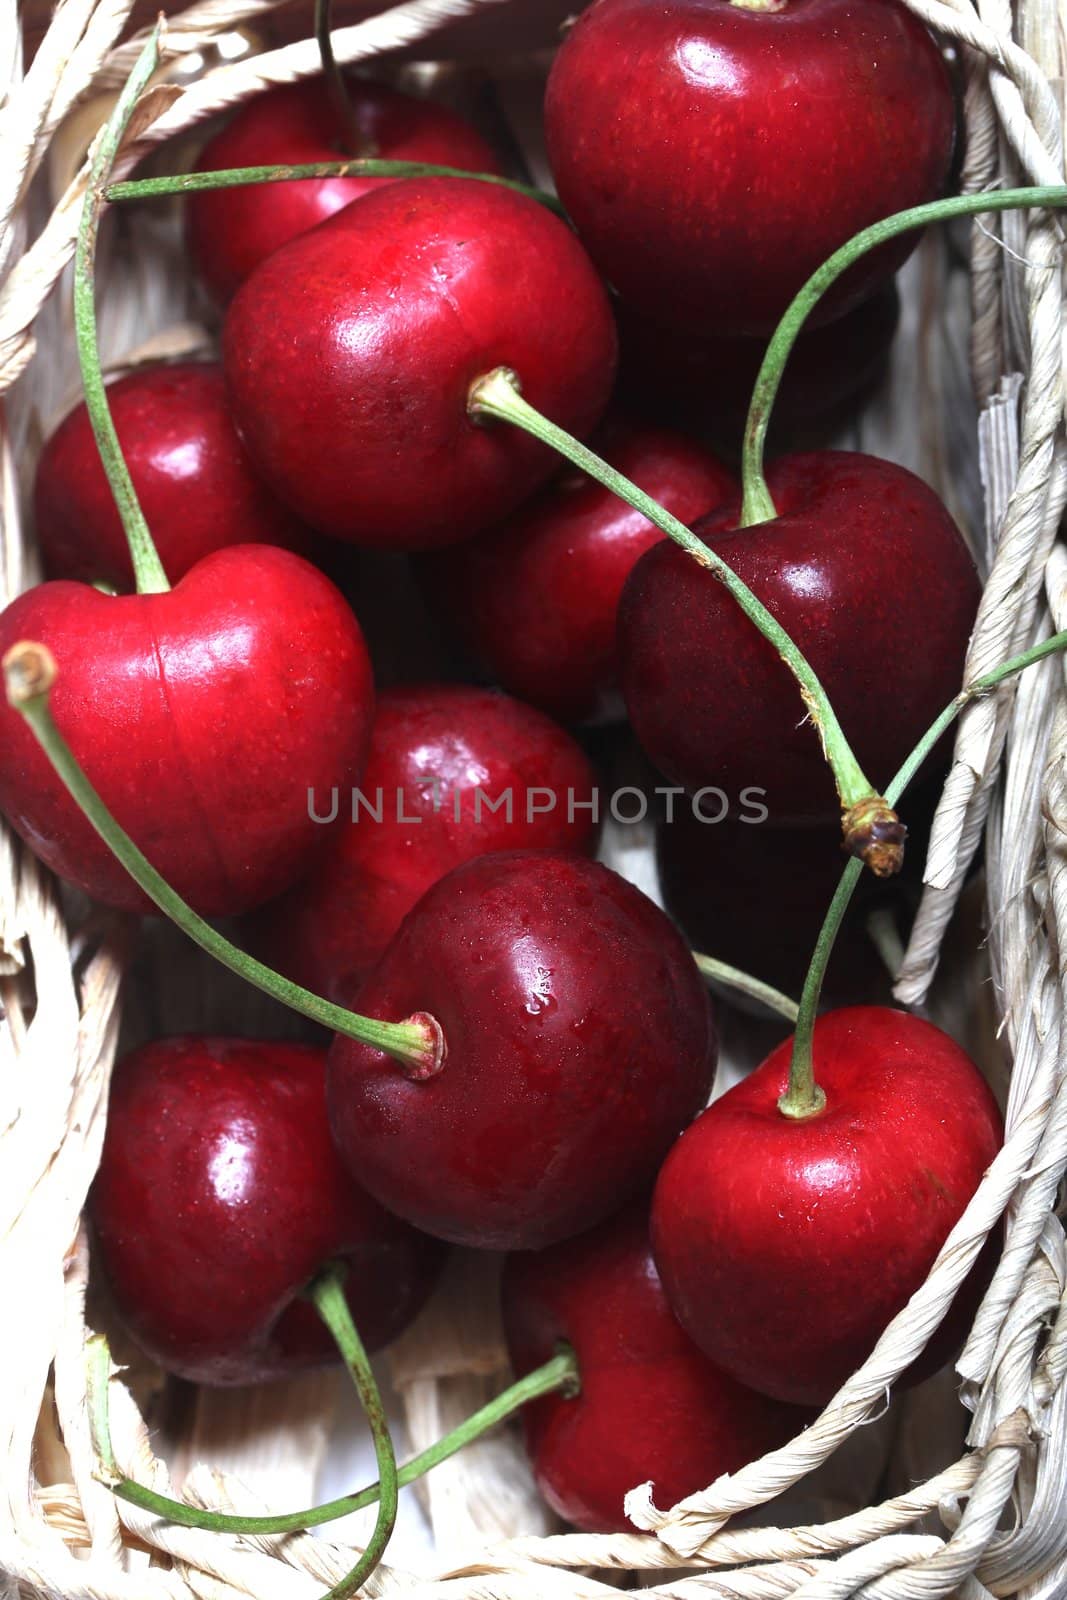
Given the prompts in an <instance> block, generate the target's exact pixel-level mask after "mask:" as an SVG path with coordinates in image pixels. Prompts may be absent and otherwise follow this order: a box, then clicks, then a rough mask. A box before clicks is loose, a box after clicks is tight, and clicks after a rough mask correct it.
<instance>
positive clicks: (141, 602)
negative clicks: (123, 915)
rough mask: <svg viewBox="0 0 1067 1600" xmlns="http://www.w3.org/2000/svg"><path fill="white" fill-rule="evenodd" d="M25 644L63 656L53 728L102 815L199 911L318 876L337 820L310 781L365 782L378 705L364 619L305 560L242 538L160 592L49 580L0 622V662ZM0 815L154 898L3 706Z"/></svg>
mask: <svg viewBox="0 0 1067 1600" xmlns="http://www.w3.org/2000/svg"><path fill="white" fill-rule="evenodd" d="M23 639H30V640H35V641H37V642H38V643H40V644H44V645H46V646H47V647H48V649H49V650H50V651H51V652H52V655H53V656H54V657H55V660H56V663H57V666H58V668H59V678H58V681H57V683H56V686H55V689H54V690H53V692H52V711H53V714H54V716H55V720H56V723H57V725H58V727H59V730H60V732H61V733H62V734H63V735H64V736H65V738H66V739H67V742H68V743H69V744H70V746H71V748H72V749H73V751H74V754H75V756H76V757H77V759H78V761H79V762H80V764H81V766H82V767H83V769H84V770H85V772H86V773H87V774H88V776H89V779H90V781H91V782H92V783H93V784H94V785H95V787H96V788H97V790H98V791H99V793H100V794H101V796H102V797H103V800H104V802H105V804H106V805H107V807H108V809H109V810H110V811H111V812H112V813H113V815H114V816H115V817H116V818H117V820H118V821H119V822H120V823H121V825H122V826H123V827H124V828H125V829H126V831H127V833H129V834H130V835H131V837H132V838H133V840H134V843H135V844H137V845H139V846H140V848H141V849H142V850H143V851H144V853H145V855H146V856H147V857H148V859H149V861H150V862H151V863H152V865H153V866H154V867H156V868H157V870H158V871H159V872H161V873H162V875H163V877H164V878H166V880H167V882H168V883H170V884H171V886H172V887H173V888H175V889H177V891H178V893H179V894H180V895H182V897H183V898H184V899H186V900H188V901H190V902H191V903H192V905H193V906H194V907H195V908H196V910H198V911H199V912H200V913H201V914H202V915H204V916H216V915H218V916H223V915H235V914H236V913H238V912H240V911H247V910H250V909H251V907H252V906H254V905H259V904H261V903H262V902H263V901H264V900H268V899H271V898H273V897H274V896H275V895H278V894H280V893H281V892H282V890H283V889H286V888H288V886H289V884H291V883H292V882H293V881H294V880H295V879H296V878H297V877H298V876H299V875H300V874H301V873H302V872H306V871H308V870H309V868H310V867H311V864H312V862H313V861H314V860H315V858H316V855H317V853H318V851H319V849H320V848H321V847H322V845H323V844H324V843H325V836H326V830H325V829H324V828H322V827H321V826H319V825H318V824H316V823H315V821H314V820H313V818H312V817H311V815H310V814H309V806H308V791H309V789H312V790H314V791H315V792H316V793H319V794H322V793H328V792H329V790H330V788H331V786H333V785H339V786H342V787H347V786H350V785H351V784H353V783H355V782H356V781H357V780H358V777H359V773H360V770H361V767H362V763H363V759H364V756H365V753H366V746H367V740H368V738H369V736H370V727H371V719H372V716H373V709H374V688H373V682H372V679H371V670H370V663H369V661H368V659H367V652H366V649H365V648H364V644H363V635H362V634H361V633H360V630H359V624H358V623H357V622H356V619H355V617H354V616H353V615H352V612H351V610H350V609H349V607H348V605H347V604H346V603H345V601H344V600H343V598H342V597H341V595H340V593H339V592H338V591H337V590H336V589H335V588H334V586H333V584H332V583H330V582H329V581H328V580H327V579H326V578H324V577H323V576H322V574H321V573H320V572H317V571H316V569H315V568H314V567H313V566H311V565H310V563H308V562H307V561H304V560H302V559H301V557H299V556H295V555H291V554H289V552H288V551H285V550H277V549H274V548H272V547H271V546H269V545H239V546H237V547H235V548H233V549H229V550H220V551H218V552H217V553H216V554H215V555H213V556H208V557H206V558H205V559H204V560H203V561H201V562H198V563H197V565H196V566H195V567H193V568H192V570H191V571H190V572H188V573H187V574H186V576H185V577H184V578H182V579H181V581H180V582H179V583H178V584H176V585H175V587H174V588H173V589H171V590H169V591H168V592H166V593H164V594H143V595H136V594H134V595H120V596H115V595H108V594H101V593H100V592H99V591H98V590H96V589H92V588H90V587H88V586H87V585H85V584H79V583H66V582H56V583H45V584H41V585H40V586H39V587H37V588H36V589H30V590H29V591H28V592H27V593H26V594H23V595H20V596H19V598H18V599H17V600H14V601H13V602H12V604H11V605H9V606H8V607H7V609H6V611H4V612H3V614H2V615H0V655H2V654H3V653H4V652H5V651H7V650H8V649H10V648H11V646H12V645H14V644H15V643H17V642H18V641H19V640H23ZM0 811H3V813H4V815H5V816H6V817H7V819H8V821H9V822H10V823H11V824H12V826H13V827H14V828H15V829H16V831H17V832H18V833H19V834H21V836H22V838H23V839H25V840H26V842H27V844H28V845H29V846H30V848H31V849H32V850H33V851H34V853H35V854H36V855H37V856H39V858H40V859H41V860H42V861H43V862H44V863H45V864H46V865H47V866H49V867H51V868H52V870H53V871H54V872H57V873H58V874H59V876H60V877H61V878H66V879H67V880H68V882H70V883H74V884H76V885H77V886H78V887H79V888H82V889H84V890H86V892H87V893H88V894H91V895H92V896H93V897H94V898H95V899H97V900H102V901H103V902H104V903H105V904H106V905H112V906H118V907H122V908H124V909H126V910H130V911H144V910H151V909H152V907H151V904H150V902H149V901H148V899H147V898H146V896H145V895H144V894H143V893H142V892H141V890H140V889H139V888H138V887H137V886H136V884H134V882H133V881H132V879H131V878H130V877H129V876H128V875H127V873H126V870H125V868H124V867H122V866H121V865H120V864H119V862H118V861H117V860H116V858H115V857H114V856H113V855H112V854H111V851H110V850H109V849H108V848H107V846H106V845H105V844H104V843H103V841H102V840H101V839H100V838H99V836H98V835H97V833H96V832H95V831H94V829H93V827H92V825H91V824H90V823H89V822H88V821H87V820H86V818H85V817H84V816H83V815H82V813H81V811H80V810H79V809H78V807H77V806H76V805H75V803H74V801H73V800H72V799H71V798H70V796H69V795H68V793H67V791H66V789H65V788H64V786H63V784H62V783H61V781H60V779H59V778H58V777H57V776H56V774H55V772H54V771H53V769H52V766H51V763H50V762H49V761H48V759H47V757H46V756H45V755H44V753H43V752H42V750H41V749H40V747H39V745H38V744H37V741H36V739H35V738H34V736H33V734H32V732H31V731H30V729H29V728H28V727H27V725H26V723H25V721H24V720H23V718H22V717H21V716H20V715H19V714H18V712H16V711H13V710H12V709H11V708H10V707H9V706H8V705H7V704H6V702H5V703H4V704H3V705H2V706H0Z"/></svg>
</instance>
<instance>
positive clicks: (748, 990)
mask: <svg viewBox="0 0 1067 1600" xmlns="http://www.w3.org/2000/svg"><path fill="white" fill-rule="evenodd" d="M693 960H694V961H695V962H696V964H697V966H698V967H699V969H700V972H701V975H702V976H703V977H705V978H707V979H708V980H709V982H711V983H721V984H722V985H723V987H724V988H726V989H736V990H737V992H738V994H746V995H748V997H749V999H750V1000H758V1001H759V1003H760V1005H762V1006H766V1008H767V1010H768V1011H774V1012H776V1013H777V1015H778V1016H780V1017H784V1018H785V1020H786V1021H787V1022H792V1023H794V1024H795V1022H796V1020H797V1017H798V1016H799V1015H800V1007H799V1006H798V1005H797V1003H796V1001H795V1000H790V998H789V996H788V995H787V994H782V992H781V990H780V989H775V988H773V987H772V986H771V984H769V983H764V982H763V980H762V979H761V978H753V977H752V976H751V974H750V973H747V972H742V971H741V969H740V967H731V966H730V965H729V964H728V963H727V962H725V961H716V960H715V959H714V957H712V956H703V955H701V954H700V953H699V952H698V951H696V950H694V951H693Z"/></svg>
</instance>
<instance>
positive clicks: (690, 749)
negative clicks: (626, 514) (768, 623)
mask: <svg viewBox="0 0 1067 1600" xmlns="http://www.w3.org/2000/svg"><path fill="white" fill-rule="evenodd" d="M767 481H768V485H769V487H770V491H771V495H772V497H773V499H774V502H775V505H776V506H777V507H778V512H779V515H778V517H777V518H776V519H775V520H774V521H771V522H763V523H758V524H756V525H755V526H753V527H748V528H737V527H736V523H737V517H738V507H737V505H736V504H734V505H731V506H723V507H722V508H721V509H720V510H719V511H716V512H713V513H712V515H711V516H710V517H705V518H704V519H703V520H702V521H701V522H700V523H699V524H698V525H697V527H696V529H695V531H696V532H697V533H698V534H699V535H700V537H701V538H702V539H704V541H705V543H707V544H709V545H711V546H712V547H713V548H714V549H715V550H716V551H718V553H719V554H720V555H721V556H722V557H723V559H724V560H726V561H727V562H728V563H729V564H730V566H731V567H733V569H734V571H735V572H737V573H738V574H739V575H740V577H742V578H743V579H744V581H745V582H746V583H747V584H748V585H749V586H750V587H751V588H752V589H753V590H754V591H755V593H756V595H757V596H758V597H759V598H760V599H761V600H762V601H763V602H764V603H765V604H766V605H767V606H768V608H769V609H770V610H771V611H772V612H773V613H774V614H775V616H776V617H777V618H778V620H779V621H780V622H781V623H782V625H783V626H784V627H785V629H786V630H787V632H788V633H789V634H790V635H791V637H792V638H793V640H794V641H795V642H796V644H797V645H798V646H799V647H800V649H801V650H802V651H803V652H804V654H805V655H806V656H807V659H808V660H809V662H810V663H811V665H812V666H813V667H814V669H815V671H816V673H817V674H818V675H819V678H820V679H821V681H822V683H823V686H824V688H825V689H826V691H827V694H828V695H829V697H830V701H831V703H832V705H833V707H834V709H835V711H836V713H837V715H838V717H839V719H840V722H841V726H842V727H843V729H844V731H845V737H846V738H847V739H848V740H849V741H850V743H851V745H852V748H853V750H854V751H855V753H856V757H857V759H858V761H859V763H860V766H861V767H862V768H863V770H864V771H865V772H866V773H868V774H869V775H870V777H871V779H872V781H873V782H875V783H888V781H889V779H890V778H891V777H892V775H893V773H894V772H895V771H896V769H897V767H898V766H899V765H900V763H901V762H902V761H903V760H904V758H905V756H906V755H907V754H908V752H909V750H911V748H912V746H913V745H914V744H915V742H916V740H917V739H918V738H919V737H920V735H921V734H922V733H923V732H925V730H926V728H927V727H928V726H929V725H930V723H931V722H933V720H934V718H935V717H936V716H937V715H938V714H939V712H941V711H942V710H943V709H944V707H945V706H946V705H947V704H948V702H949V700H951V699H952V697H953V695H954V694H956V692H957V690H958V689H959V685H960V679H961V676H962V673H963V663H964V657H965V654H966V650H967V643H968V640H969V638H970V632H971V627H972V624H973V622H974V617H975V612H976V610H977V608H978V601H979V598H980V594H981V590H980V587H979V583H978V577H977V574H976V573H975V570H974V564H973V562H972V560H971V557H970V555H969V554H968V552H967V548H966V546H965V545H964V543H963V540H962V539H961V537H960V535H959V532H958V530H957V528H956V526H955V524H954V522H953V521H952V518H951V517H950V516H949V514H948V512H947V511H946V510H945V508H944V506H943V505H942V504H941V502H940V500H939V499H938V498H937V496H936V495H935V494H934V493H933V491H932V490H931V489H928V488H927V486H926V485H925V484H924V483H922V482H921V481H920V480H919V479H918V478H916V477H915V476H914V475H913V474H912V473H910V472H906V471H905V470H904V468H903V467H897V466H894V465H892V464H891V463H890V462H888V461H880V460H878V459H876V458H875V457H874V456H864V455H858V454H851V453H846V452H844V451H832V450H828V451H823V452H820V453H819V454H812V455H798V456H787V457H783V458H782V459H781V460H780V461H778V462H777V463H775V464H774V465H772V466H771V468H770V471H769V473H768V478H767ZM619 656H620V660H621V664H622V680H623V693H624V695H625V696H626V704H627V707H628V709H629V712H630V716H631V718H632V720H633V725H634V730H635V732H636V734H637V737H638V738H639V739H640V741H641V744H642V745H643V746H644V748H645V750H646V751H647V752H648V754H649V756H650V757H651V758H652V760H653V761H654V762H655V763H656V765H657V766H658V767H660V768H661V770H662V771H663V772H665V773H666V774H667V776H668V777H670V778H672V779H673V780H674V781H675V782H676V783H680V784H683V785H684V786H685V787H686V788H687V789H690V790H698V789H700V788H701V787H703V786H704V785H716V786H718V787H719V788H720V789H721V790H723V791H724V792H725V793H726V794H727V795H728V796H729V798H730V803H731V806H733V807H734V808H736V807H737V805H738V804H739V797H740V796H741V793H742V791H743V790H745V789H746V788H750V787H756V788H761V789H763V790H764V791H765V794H764V795H763V796H762V797H761V798H762V800H763V803H764V805H766V806H767V808H768V810H769V812H770V819H771V821H772V822H773V823H775V824H781V823H787V822H795V821H811V820H818V819H820V818H822V819H823V820H826V821H830V820H832V819H833V818H834V817H836V816H837V815H838V814H839V805H838V801H837V798H836V796H835V793H834V785H833V780H832V778H831V776H830V772H829V768H828V767H827V766H826V763H825V761H824V759H823V755H822V751H821V748H820V745H819V739H818V735H817V733H816V731H815V729H814V728H813V727H812V726H811V725H810V723H808V722H807V721H806V720H805V719H804V716H803V706H802V703H801V700H800V695H799V692H798V690H797V685H796V681H795V679H794V678H793V676H792V674H791V673H790V672H789V670H788V668H786V667H785V666H784V665H783V664H782V662H781V660H780V659H779V657H778V654H777V652H776V651H775V649H774V647H773V646H772V645H770V644H768V643H767V641H766V640H765V639H764V638H763V637H762V635H761V634H760V633H759V632H758V631H757V630H756V629H755V628H754V627H753V626H752V624H751V622H749V620H748V619H747V617H745V616H744V614H743V613H742V612H741V611H740V610H739V609H738V607H737V606H736V604H735V603H734V601H733V600H732V599H731V598H730V596H729V595H728V594H727V593H726V591H725V590H724V589H723V587H722V585H721V584H720V583H719V581H718V579H717V578H715V577H714V576H713V574H712V573H710V572H708V571H707V570H705V569H704V568H703V567H701V566H699V565H698V564H697V562H695V561H694V560H693V559H692V557H691V556H689V555H687V554H686V553H685V552H684V551H682V550H680V549H678V548H677V547H676V546H675V545H673V544H671V543H670V542H669V541H667V540H664V541H662V542H661V543H660V544H658V545H656V546H654V547H653V548H652V549H651V550H649V551H648V552H647V553H646V554H645V555H644V556H642V557H641V560H640V561H639V562H638V563H637V565H636V566H635V568H634V570H633V572H632V573H631V574H630V577H629V579H628V580H627V584H626V588H625V589H624V590H623V595H622V600H621V602H620V605H619Z"/></svg>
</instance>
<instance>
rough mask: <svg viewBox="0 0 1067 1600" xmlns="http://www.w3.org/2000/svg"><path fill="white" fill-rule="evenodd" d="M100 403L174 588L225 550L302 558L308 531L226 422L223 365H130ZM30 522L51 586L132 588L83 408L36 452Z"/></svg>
mask: <svg viewBox="0 0 1067 1600" xmlns="http://www.w3.org/2000/svg"><path fill="white" fill-rule="evenodd" d="M107 398H108V404H109V406H110V408H111V415H112V418H113V420H114V423H115V428H116V431H117V432H118V436H119V442H120V444H121V445H122V451H123V455H124V456H125V458H126V465H127V466H128V468H129V470H130V477H131V478H132V480H133V486H134V488H135V490H136V492H137V496H138V499H139V500H140V502H141V507H142V510H143V511H144V514H145V516H146V518H147V520H148V523H149V525H150V527H151V529H152V536H153V540H154V542H155V545H156V548H157V550H158V552H159V557H160V560H161V561H162V563H163V566H164V568H165V569H166V572H167V575H168V576H169V578H170V579H171V581H172V582H177V580H178V579H179V578H182V577H184V576H185V574H186V573H187V572H188V570H189V568H190V567H192V566H194V565H195V564H196V562H197V561H199V560H201V558H202V557H204V556H207V555H211V554H212V552H213V551H215V550H221V549H222V548H223V547H224V546H226V545H232V544H278V545H282V546H284V547H285V548H287V549H291V550H299V551H302V552H303V551H306V550H307V548H308V546H309V543H310V535H309V533H308V530H307V529H306V528H305V527H304V526H303V524H302V523H300V522H299V521H298V520H297V518H296V517H294V516H293V514H292V512H291V511H289V510H288V509H287V508H286V507H285V506H283V505H282V504H281V503H280V502H279V501H278V500H276V499H275V498H274V496H273V495H272V494H270V493H269V492H268V490H267V489H266V487H265V486H264V484H263V483H262V481H261V480H260V479H259V478H258V477H257V475H256V473H255V472H254V471H253V469H252V464H251V462H250V461H249V459H248V456H247V454H246V453H245V449H244V446H243V445H242V444H241V441H240V439H239V438H238V437H237V431H236V429H235V428H234V425H233V422H232V421H231V420H230V413H229V408H228V406H227V404H226V392H225V386H224V383H223V377H222V368H221V367H219V366H218V365H216V364H215V363H213V362H207V361H175V362H173V363H167V364H163V365H159V366H146V367H138V368H137V369H136V370H135V371H133V372H130V373H127V375H126V376H125V377H124V378H119V379H118V381H117V382H116V383H112V384H110V385H109V387H108V391H107ZM34 518H35V523H36V529H37V539H38V542H39V544H40V546H41V553H42V555H43V556H44V560H45V566H46V568H47V570H48V573H49V576H50V577H53V578H80V579H82V580H84V581H85V582H86V583H97V582H102V583H106V584H110V585H111V586H112V587H113V588H116V589H122V590H128V589H130V588H132V587H133V582H134V575H133V566H132V563H131V561H130V553H129V549H128V547H127V543H126V534H125V531H124V529H123V526H122V519H121V518H120V516H119V513H118V510H117V508H116V506H115V497H114V495H113V493H112V491H111V487H110V485H109V483H108V481H107V477H106V475H105V473H104V468H103V466H102V464H101V461H100V454H99V451H98V449H97V445H96V440H95V439H94V437H93V429H92V423H91V422H90V420H89V412H88V409H87V407H86V406H85V404H84V402H83V403H82V404H81V405H78V406H76V407H75V408H74V410H73V411H72V412H71V413H70V415H69V416H68V417H67V418H66V420H65V421H64V422H62V423H61V424H60V426H59V427H58V428H57V429H56V431H55V433H53V434H52V436H51V438H50V439H49V440H48V443H47V444H46V445H45V447H44V450H43V451H42V453H41V459H40V461H39V463H38V466H37V477H36V481H35V485H34Z"/></svg>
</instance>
